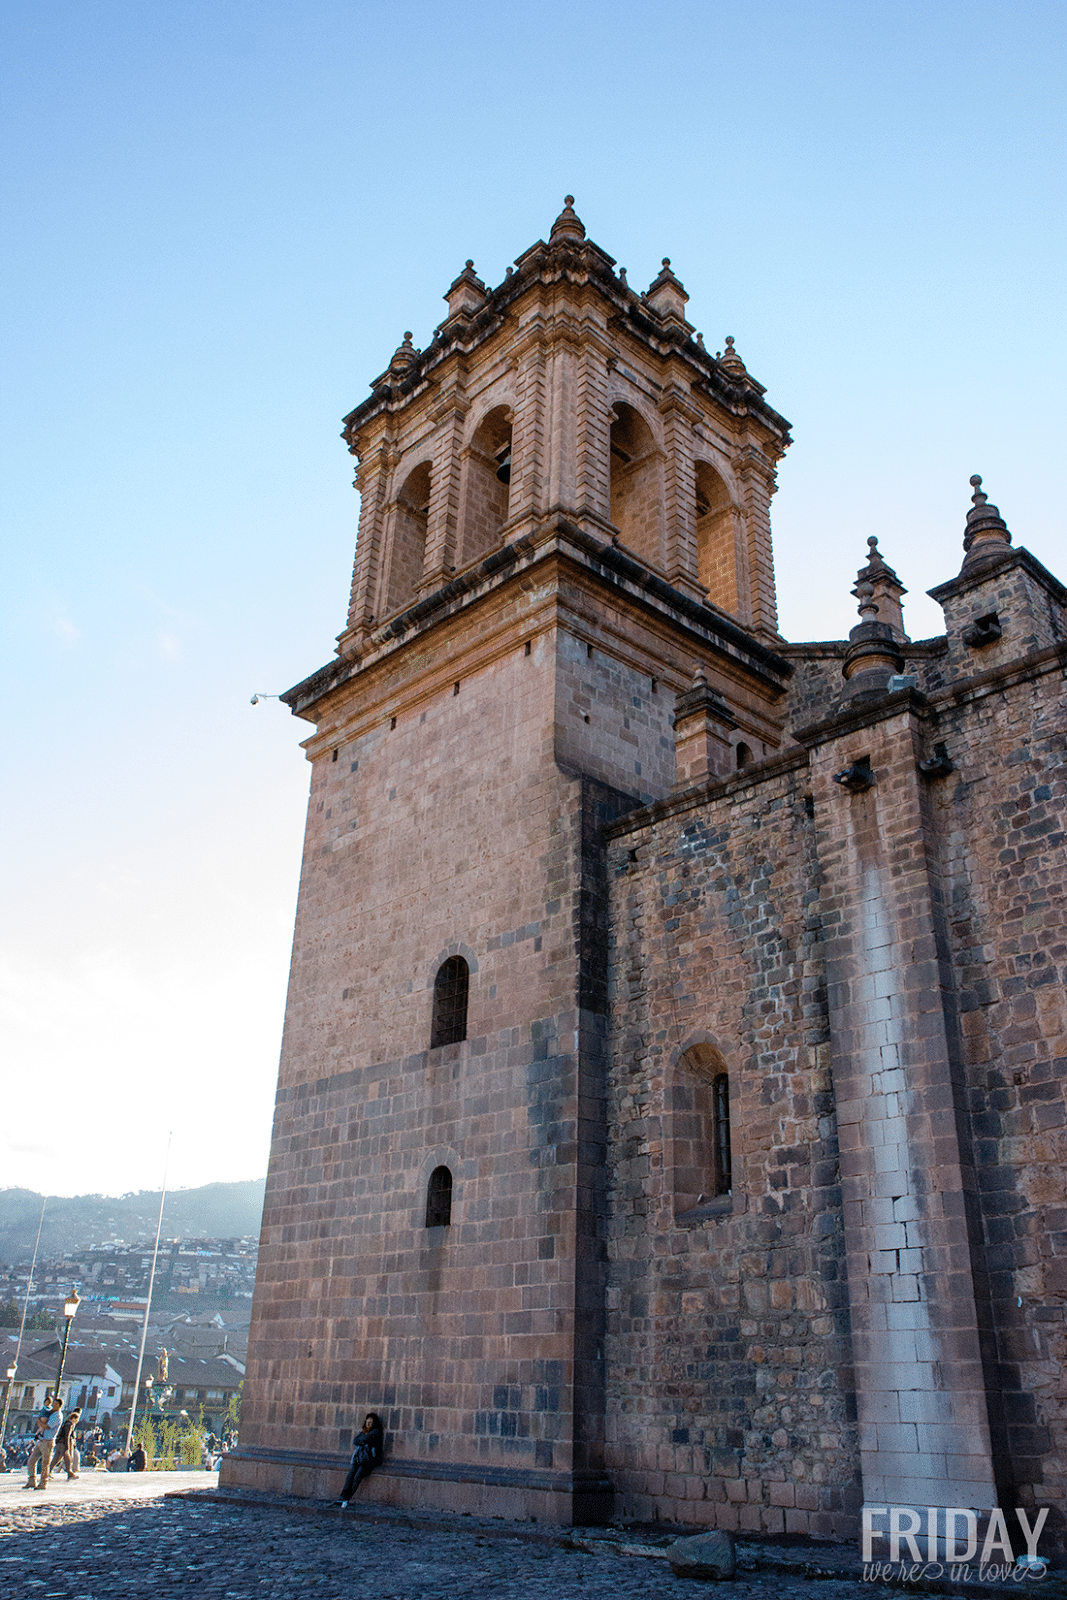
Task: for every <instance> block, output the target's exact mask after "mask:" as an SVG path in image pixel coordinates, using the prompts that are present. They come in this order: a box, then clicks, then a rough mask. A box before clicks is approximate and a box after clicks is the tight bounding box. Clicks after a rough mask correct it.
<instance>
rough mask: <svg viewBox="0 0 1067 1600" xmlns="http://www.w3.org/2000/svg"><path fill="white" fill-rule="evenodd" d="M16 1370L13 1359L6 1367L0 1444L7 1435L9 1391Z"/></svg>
mask: <svg viewBox="0 0 1067 1600" xmlns="http://www.w3.org/2000/svg"><path fill="white" fill-rule="evenodd" d="M17 1371H18V1362H17V1361H13V1362H12V1363H11V1365H10V1366H9V1367H8V1369H7V1388H6V1389H5V1390H4V1420H3V1422H2V1423H0V1444H3V1442H4V1439H5V1438H6V1436H7V1417H8V1412H9V1411H10V1410H11V1391H12V1389H13V1388H14V1387H15V1374H16V1372H17Z"/></svg>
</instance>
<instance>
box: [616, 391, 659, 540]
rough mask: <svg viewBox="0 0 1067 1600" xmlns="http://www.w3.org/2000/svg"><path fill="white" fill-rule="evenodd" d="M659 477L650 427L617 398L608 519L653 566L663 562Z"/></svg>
mask: <svg viewBox="0 0 1067 1600" xmlns="http://www.w3.org/2000/svg"><path fill="white" fill-rule="evenodd" d="M661 478H662V470H661V461H660V456H659V452H658V451H657V449H656V441H655V439H654V438H653V437H652V430H651V428H650V427H649V426H648V423H647V422H646V421H645V419H644V418H643V417H642V416H641V414H640V412H637V411H635V410H634V408H633V406H628V405H626V404H625V402H621V401H620V402H619V404H618V405H616V406H615V409H614V416H613V420H612V424H611V460H610V479H611V520H612V522H613V523H614V524H615V526H616V528H618V530H619V539H620V541H621V542H622V543H623V544H624V545H625V546H626V547H627V549H628V550H632V551H633V553H634V555H636V556H639V557H640V558H641V559H642V560H643V561H647V562H649V563H650V564H651V565H652V566H656V567H659V566H662V544H663V538H662V529H663V514H662V493H661V482H660V480H661Z"/></svg>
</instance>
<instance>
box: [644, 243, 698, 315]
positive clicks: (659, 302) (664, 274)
mask: <svg viewBox="0 0 1067 1600" xmlns="http://www.w3.org/2000/svg"><path fill="white" fill-rule="evenodd" d="M644 298H645V299H646V300H647V301H648V304H649V306H650V307H651V308H652V310H653V311H654V312H655V313H656V315H657V316H658V317H662V318H663V319H664V321H671V322H678V323H681V325H682V327H684V328H686V329H688V330H689V331H690V332H692V327H691V325H690V324H689V323H688V322H686V320H685V308H686V305H687V304H688V301H689V296H688V295H687V294H686V292H685V285H684V284H683V283H682V281H681V279H680V278H676V277H675V275H674V273H673V272H672V271H671V258H670V256H664V257H663V265H662V267H661V268H660V271H659V273H658V275H657V276H656V277H655V278H653V280H652V282H651V283H650V284H649V286H648V288H647V290H646V291H645V296H644Z"/></svg>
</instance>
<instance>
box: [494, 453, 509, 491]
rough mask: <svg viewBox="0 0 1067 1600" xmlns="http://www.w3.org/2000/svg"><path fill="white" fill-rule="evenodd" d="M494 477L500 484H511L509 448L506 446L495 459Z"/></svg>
mask: <svg viewBox="0 0 1067 1600" xmlns="http://www.w3.org/2000/svg"><path fill="white" fill-rule="evenodd" d="M496 475H497V477H498V478H499V480H500V482H501V483H510V482H511V446H510V444H506V445H505V446H504V448H503V450H501V452H500V454H499V455H498V456H497V458H496Z"/></svg>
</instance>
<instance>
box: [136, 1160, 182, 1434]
mask: <svg viewBox="0 0 1067 1600" xmlns="http://www.w3.org/2000/svg"><path fill="white" fill-rule="evenodd" d="M173 1138H174V1135H173V1133H168V1135H167V1159H166V1161H165V1162H164V1163H163V1192H162V1194H161V1195H160V1197H159V1220H158V1222H157V1223H156V1246H155V1249H154V1250H153V1251H152V1270H151V1272H150V1273H149V1274H148V1299H147V1301H146V1302H145V1308H144V1322H143V1323H142V1325H141V1348H140V1350H138V1352H137V1376H136V1378H134V1380H133V1398H132V1400H131V1401H130V1425H129V1427H128V1428H127V1430H126V1454H127V1455H129V1453H130V1446H131V1444H132V1443H133V1425H134V1422H135V1421H136V1419H137V1394H138V1391H139V1390H140V1387H141V1367H142V1366H143V1364H144V1347H145V1340H146V1339H147V1338H148V1317H149V1313H150V1312H151V1310H152V1286H153V1284H154V1283H155V1281H156V1260H157V1258H158V1256H159V1235H160V1233H161V1232H162V1231H163V1202H164V1200H166V1198H167V1173H168V1171H169V1170H170V1143H171V1140H172V1139H173Z"/></svg>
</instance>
